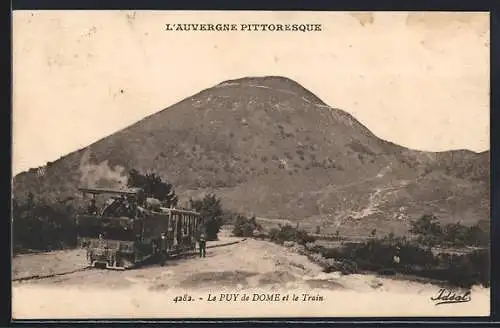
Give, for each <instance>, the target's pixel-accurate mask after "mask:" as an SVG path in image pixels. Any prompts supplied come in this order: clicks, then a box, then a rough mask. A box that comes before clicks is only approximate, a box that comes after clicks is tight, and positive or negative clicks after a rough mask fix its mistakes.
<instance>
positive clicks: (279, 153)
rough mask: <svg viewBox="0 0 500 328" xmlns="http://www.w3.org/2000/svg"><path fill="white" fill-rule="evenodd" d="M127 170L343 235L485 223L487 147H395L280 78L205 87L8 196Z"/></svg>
mask: <svg viewBox="0 0 500 328" xmlns="http://www.w3.org/2000/svg"><path fill="white" fill-rule="evenodd" d="M422 133H425V129H423V130H422ZM132 168H136V169H137V170H139V171H141V172H157V173H159V176H160V177H161V178H162V179H164V180H168V181H170V182H171V183H172V185H174V186H175V190H176V193H177V195H178V196H179V202H180V203H181V204H183V203H186V202H187V201H188V200H189V199H190V198H200V197H202V196H203V195H205V194H208V193H213V192H215V193H216V194H217V196H219V197H220V198H221V199H222V202H223V203H224V205H225V206H227V208H229V209H230V210H233V211H235V212H239V213H252V215H255V216H258V217H265V218H280V217H285V218H287V219H289V220H292V221H300V222H301V224H302V226H308V224H309V225H310V227H311V229H313V228H315V227H316V226H320V227H321V229H322V231H325V232H327V231H331V232H335V231H338V230H340V232H341V233H342V234H343V235H348V234H356V235H358V234H366V235H368V234H369V233H370V232H371V231H372V230H373V229H377V230H378V231H381V230H386V232H394V233H395V234H403V233H406V232H407V231H408V229H409V228H410V223H411V221H412V220H414V219H416V218H418V217H420V216H421V215H422V214H423V213H435V214H436V215H437V217H439V218H440V220H442V221H444V222H445V223H450V222H462V223H463V224H466V225H471V224H474V223H475V222H477V221H478V220H480V219H489V152H484V153H480V154H477V153H473V152H470V151H467V150H458V151H449V152H441V153H431V152H422V151H416V150H410V149H406V148H403V147H400V146H398V145H395V144H393V143H390V142H387V141H384V140H381V139H379V138H378V137H376V136H375V135H373V134H372V133H371V132H370V131H369V130H368V129H367V128H366V127H364V126H363V125H362V124H360V123H359V122H358V121H357V120H356V119H354V118H353V117H352V116H351V115H349V114H348V113H346V112H345V111H342V110H340V109H336V108H331V107H329V106H328V105H326V104H324V103H323V102H322V101H321V100H320V99H319V98H318V97H316V96H315V95H313V94H312V93H311V92H309V91H308V90H306V89H304V88H303V87H302V86H300V85H299V84H297V83H296V82H294V81H292V80H290V79H286V78H282V77H263V78H243V79H238V80H232V81H226V82H223V83H221V84H219V85H216V86H214V87H212V88H209V89H206V90H204V91H202V92H200V93H198V94H196V95H193V96H192V97H189V98H187V99H185V100H183V101H181V102H179V103H177V104H174V105H172V106H170V107H169V108H166V109H164V110H161V111H159V112H158V113H156V114H154V115H152V116H149V117H146V118H145V119H143V120H141V121H140V122H137V123H136V124H134V125H132V126H130V127H128V128H126V129H123V130H121V131H118V132H116V133H115V134H113V135H111V136H108V137H106V138H103V139H101V140H99V141H98V142H96V143H94V144H92V145H89V146H88V147H86V148H84V149H81V150H78V151H76V152H73V153H71V154H68V155H67V156H64V157H62V158H60V159H59V160H57V161H55V162H52V163H48V164H47V166H46V167H45V168H44V170H43V174H40V172H41V171H40V170H38V169H32V170H30V171H29V172H23V173H20V174H19V175H17V176H16V177H15V179H14V195H15V196H16V198H17V199H19V200H21V201H23V200H26V199H27V196H28V194H29V193H30V192H31V193H33V194H35V195H37V196H38V197H41V198H43V199H45V200H47V201H48V202H55V201H58V200H63V199H65V198H66V197H73V196H76V188H77V186H78V185H90V186H107V187H109V186H115V187H116V186H121V185H126V184H127V176H126V172H128V171H129V170H130V169H132Z"/></svg>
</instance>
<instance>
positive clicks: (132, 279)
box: [13, 237, 489, 319]
mask: <svg viewBox="0 0 500 328" xmlns="http://www.w3.org/2000/svg"><path fill="white" fill-rule="evenodd" d="M228 238H229V239H228ZM229 240H230V237H224V238H222V240H221V241H220V242H219V243H224V242H227V241H229ZM233 241H234V238H233ZM209 246H210V245H209ZM54 263H58V264H57V265H55V264H54ZM85 265H86V264H85V255H84V253H83V252H81V251H80V252H79V251H71V252H55V253H53V254H46V255H41V254H38V255H24V256H20V257H17V258H15V259H14V278H16V277H17V278H19V277H22V276H23V275H24V276H26V275H28V274H33V272H35V271H37V270H38V271H44V272H45V274H47V273H49V272H50V271H52V274H54V273H57V272H56V271H57V270H59V271H60V272H62V271H64V270H66V271H68V270H70V269H71V268H73V269H77V268H79V267H84V266H85ZM438 291H439V287H438V286H433V285H430V284H419V283H415V282H408V281H396V280H389V279H383V278H380V277H375V276H371V275H349V276H342V275H340V274H339V273H331V274H325V273H322V272H321V268H320V267H319V266H317V265H316V264H314V263H311V262H310V261H309V260H308V259H307V258H306V257H305V256H302V255H299V254H296V253H293V252H291V251H290V250H288V249H285V248H283V247H281V246H278V245H275V244H272V243H269V242H265V241H260V240H253V239H247V240H244V241H241V242H239V243H237V244H232V245H229V246H223V247H216V248H210V249H208V251H207V257H206V258H199V257H196V256H191V257H188V258H183V259H178V260H175V261H172V262H170V263H169V264H168V265H166V266H165V267H160V266H158V265H151V266H148V267H142V268H138V269H135V270H129V271H106V270H97V269H95V270H94V269H92V270H88V271H81V272H74V273H71V274H67V275H62V276H55V277H52V278H46V279H38V280H29V281H14V282H13V315H14V317H15V318H19V319H21V318H56V317H57V318H68V317H71V318H130V317H136V318H137V317H140V318H146V317H155V318H160V317H161V318H175V317H177V318H179V317H234V316H237V317H257V316H265V317H275V316H292V317H293V316H350V315H358V316H367V315H368V316H374V315H375V316H387V315H389V316H391V315H392V316H394V315H403V316H404V315H472V314H479V315H481V314H483V315H484V314H488V312H489V290H486V289H479V288H476V289H474V290H473V291H472V301H471V302H468V303H463V304H449V305H442V306H441V305H440V306H436V305H435V304H434V303H433V302H432V301H431V300H430V297H432V296H435V295H436V294H437V293H438ZM226 293H227V295H226ZM229 294H235V295H234V296H230V295H229ZM244 294H247V295H248V296H249V299H244V296H243V295H244ZM254 294H257V296H255V295H254ZM273 294H279V295H278V296H272V295H273ZM303 294H309V295H310V296H311V297H307V296H304V295H303ZM259 295H260V296H259ZM262 295H264V296H262ZM287 295H288V297H287ZM176 298H177V301H175V300H176ZM190 298H191V300H190V301H189V300H188V299H190ZM233 298H234V299H233ZM295 298H296V299H295ZM183 299H184V300H185V301H184V300H183ZM278 299H279V301H278ZM179 300H180V301H179ZM212 300H213V301H212Z"/></svg>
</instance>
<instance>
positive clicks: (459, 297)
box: [431, 288, 471, 305]
mask: <svg viewBox="0 0 500 328" xmlns="http://www.w3.org/2000/svg"><path fill="white" fill-rule="evenodd" d="M431 300H432V301H434V302H435V303H436V305H440V304H454V303H467V302H470V301H471V292H470V290H469V291H465V292H458V291H454V290H451V289H446V288H441V289H440V290H439V291H438V293H437V295H436V296H434V297H431Z"/></svg>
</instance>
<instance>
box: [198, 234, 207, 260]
mask: <svg viewBox="0 0 500 328" xmlns="http://www.w3.org/2000/svg"><path fill="white" fill-rule="evenodd" d="M198 243H199V245H200V257H205V255H206V253H207V250H206V248H207V241H206V239H205V234H204V233H202V234H201V235H200V240H199V241H198Z"/></svg>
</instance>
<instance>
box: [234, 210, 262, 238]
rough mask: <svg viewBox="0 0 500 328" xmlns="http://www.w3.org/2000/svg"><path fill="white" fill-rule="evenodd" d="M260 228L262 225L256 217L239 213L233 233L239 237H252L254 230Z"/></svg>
mask: <svg viewBox="0 0 500 328" xmlns="http://www.w3.org/2000/svg"><path fill="white" fill-rule="evenodd" d="M259 228H260V226H259V225H258V224H257V222H256V220H255V217H252V218H251V219H247V218H246V217H244V216H243V215H237V216H236V219H235V221H234V229H233V234H234V235H235V236H237V237H252V236H253V235H254V231H255V230H256V229H259Z"/></svg>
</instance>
